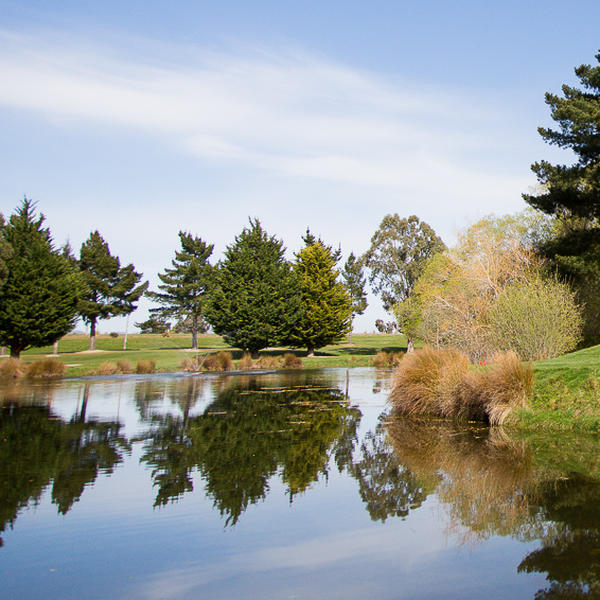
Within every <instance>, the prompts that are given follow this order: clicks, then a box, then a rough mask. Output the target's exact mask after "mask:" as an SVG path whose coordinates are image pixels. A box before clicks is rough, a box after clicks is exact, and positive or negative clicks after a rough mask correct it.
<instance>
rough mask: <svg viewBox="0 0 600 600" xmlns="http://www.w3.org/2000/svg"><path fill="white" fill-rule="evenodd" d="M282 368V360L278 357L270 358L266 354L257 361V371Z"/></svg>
mask: <svg viewBox="0 0 600 600" xmlns="http://www.w3.org/2000/svg"><path fill="white" fill-rule="evenodd" d="M280 367H281V360H280V359H279V357H278V356H269V355H268V354H264V355H263V356H260V357H259V358H258V360H257V361H256V368H257V369H279V368H280Z"/></svg>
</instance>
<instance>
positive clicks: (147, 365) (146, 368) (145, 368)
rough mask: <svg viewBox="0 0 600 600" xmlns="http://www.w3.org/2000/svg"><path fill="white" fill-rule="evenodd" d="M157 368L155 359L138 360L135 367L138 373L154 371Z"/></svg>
mask: <svg viewBox="0 0 600 600" xmlns="http://www.w3.org/2000/svg"><path fill="white" fill-rule="evenodd" d="M155 369H156V362H155V361H153V360H138V362H137V365H136V367H135V372H136V373H137V374H138V375H142V374H146V373H154V371H155Z"/></svg>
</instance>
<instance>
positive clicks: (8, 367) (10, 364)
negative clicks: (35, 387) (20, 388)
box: [0, 358, 26, 379]
mask: <svg viewBox="0 0 600 600" xmlns="http://www.w3.org/2000/svg"><path fill="white" fill-rule="evenodd" d="M25 371H26V366H25V363H22V362H21V361H20V360H19V359H18V358H7V359H3V360H2V362H0V378H2V379H17V378H19V377H23V375H25Z"/></svg>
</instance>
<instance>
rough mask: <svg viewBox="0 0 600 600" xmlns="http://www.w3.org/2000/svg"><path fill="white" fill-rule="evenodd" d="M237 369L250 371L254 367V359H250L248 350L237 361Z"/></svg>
mask: <svg viewBox="0 0 600 600" xmlns="http://www.w3.org/2000/svg"><path fill="white" fill-rule="evenodd" d="M238 369H239V370H240V371H250V370H251V369H254V361H253V360H252V356H251V355H250V352H246V353H245V354H244V356H242V358H240V362H239V363H238Z"/></svg>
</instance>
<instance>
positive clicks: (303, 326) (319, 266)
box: [290, 239, 352, 356]
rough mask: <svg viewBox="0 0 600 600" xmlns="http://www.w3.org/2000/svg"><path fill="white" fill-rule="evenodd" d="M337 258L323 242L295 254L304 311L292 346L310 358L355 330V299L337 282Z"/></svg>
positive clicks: (292, 339)
mask: <svg viewBox="0 0 600 600" xmlns="http://www.w3.org/2000/svg"><path fill="white" fill-rule="evenodd" d="M308 241H311V242H312V240H311V239H309V240H308ZM305 242H306V240H305ZM334 254H335V253H334V252H333V251H332V250H331V248H329V247H327V246H325V244H323V242H322V241H321V240H318V241H316V242H313V243H310V244H308V245H307V246H305V247H304V248H303V249H302V250H300V252H298V253H297V254H296V264H295V265H294V271H295V272H296V276H297V277H298V283H299V286H300V297H301V299H302V306H303V308H304V310H303V312H302V315H301V316H300V318H299V319H298V320H297V322H296V325H295V326H294V329H293V330H292V335H291V336H290V344H291V345H292V346H297V347H305V348H307V349H308V356H313V355H314V351H315V349H316V348H322V347H323V346H326V345H327V344H332V343H334V342H337V341H339V340H340V339H341V338H342V337H343V336H344V335H345V334H346V333H348V331H349V330H350V327H351V326H352V299H351V297H350V294H349V293H348V291H347V290H346V287H345V286H344V284H343V283H341V282H339V281H337V277H338V275H339V271H337V269H336V268H335V264H336V260H335V256H334Z"/></svg>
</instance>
